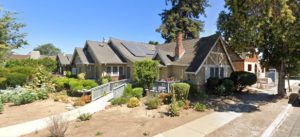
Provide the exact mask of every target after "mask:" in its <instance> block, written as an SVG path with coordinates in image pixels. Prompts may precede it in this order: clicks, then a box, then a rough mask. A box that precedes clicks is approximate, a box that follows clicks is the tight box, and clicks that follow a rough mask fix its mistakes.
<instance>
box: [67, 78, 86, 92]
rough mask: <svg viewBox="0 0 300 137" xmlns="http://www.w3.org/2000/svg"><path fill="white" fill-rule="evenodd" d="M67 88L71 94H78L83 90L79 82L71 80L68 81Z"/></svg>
mask: <svg viewBox="0 0 300 137" xmlns="http://www.w3.org/2000/svg"><path fill="white" fill-rule="evenodd" d="M69 86H70V89H71V91H72V92H79V91H81V90H83V88H84V87H83V84H82V82H81V81H79V80H77V79H73V78H72V79H70V80H69Z"/></svg>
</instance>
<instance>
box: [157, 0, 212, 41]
mask: <svg viewBox="0 0 300 137" xmlns="http://www.w3.org/2000/svg"><path fill="white" fill-rule="evenodd" d="M168 3H171V5H172V7H171V9H169V10H164V11H163V12H162V13H161V14H160V16H161V19H162V24H161V25H160V27H159V28H158V29H157V30H156V31H157V32H159V33H161V36H162V37H163V38H164V39H165V42H166V43H168V42H174V41H175V40H176V35H177V33H183V39H194V38H199V33H200V31H202V30H203V22H202V21H200V20H199V15H204V16H205V10H204V9H205V8H206V7H208V6H209V4H208V1H207V0H166V4H168Z"/></svg>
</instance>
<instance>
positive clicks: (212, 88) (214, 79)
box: [206, 77, 219, 93]
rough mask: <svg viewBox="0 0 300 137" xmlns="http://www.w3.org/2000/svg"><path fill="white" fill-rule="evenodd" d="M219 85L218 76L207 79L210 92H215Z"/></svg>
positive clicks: (207, 87)
mask: <svg viewBox="0 0 300 137" xmlns="http://www.w3.org/2000/svg"><path fill="white" fill-rule="evenodd" d="M218 85H219V78H217V77H210V78H208V79H207V82H206V89H207V90H208V91H209V92H210V93H215V91H216V88H217V86H218Z"/></svg>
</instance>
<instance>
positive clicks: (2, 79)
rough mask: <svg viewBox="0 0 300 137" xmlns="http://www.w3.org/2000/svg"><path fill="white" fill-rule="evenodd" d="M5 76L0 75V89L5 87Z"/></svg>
mask: <svg viewBox="0 0 300 137" xmlns="http://www.w3.org/2000/svg"><path fill="white" fill-rule="evenodd" d="M6 80H7V78H5V77H0V89H1V88H6V83H7V81H6Z"/></svg>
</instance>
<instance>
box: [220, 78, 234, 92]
mask: <svg viewBox="0 0 300 137" xmlns="http://www.w3.org/2000/svg"><path fill="white" fill-rule="evenodd" d="M222 85H223V86H224V87H225V95H231V94H232V93H233V92H234V91H235V87H234V82H233V81H232V80H231V79H229V78H224V79H223V80H222Z"/></svg>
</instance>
